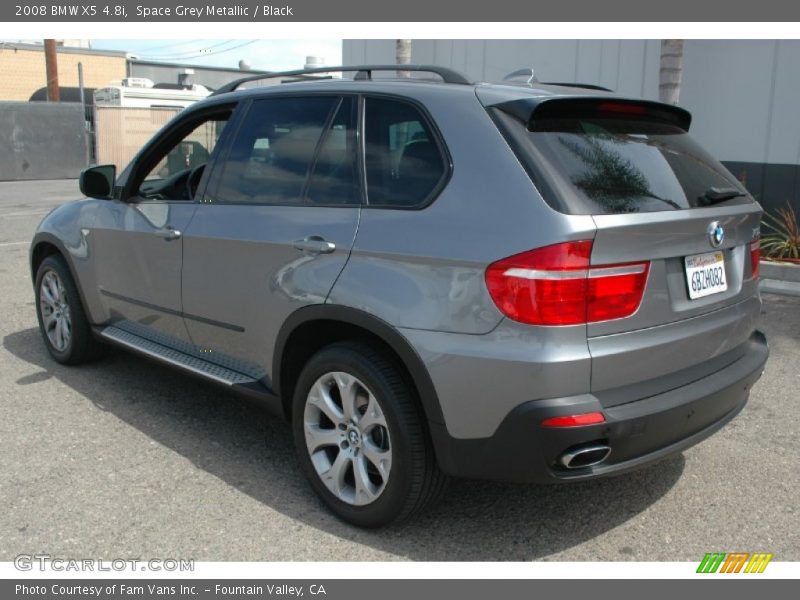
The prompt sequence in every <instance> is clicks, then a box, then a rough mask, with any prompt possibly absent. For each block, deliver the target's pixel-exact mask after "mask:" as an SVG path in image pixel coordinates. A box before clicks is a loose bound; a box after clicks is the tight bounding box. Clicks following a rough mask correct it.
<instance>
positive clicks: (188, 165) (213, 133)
mask: <svg viewBox="0 0 800 600" xmlns="http://www.w3.org/2000/svg"><path fill="white" fill-rule="evenodd" d="M230 115H231V111H230V110H229V109H228V110H225V111H223V112H221V113H216V114H214V115H211V116H209V117H205V118H202V119H199V120H196V121H189V122H187V123H186V124H185V125H184V126H183V127H182V128H181V129H180V130H179V131H177V132H176V133H174V134H173V137H174V139H173V140H172V141H170V142H169V143H167V144H166V145H165V146H164V147H163V148H162V149H161V151H160V152H159V153H157V154H156V155H154V156H152V157H150V158H149V159H147V160H148V165H151V166H145V171H146V174H145V175H144V178H143V180H142V182H141V184H140V185H139V189H138V195H139V196H140V197H142V198H146V199H147V198H152V199H159V200H192V199H194V195H195V193H196V192H197V186H198V184H199V183H200V178H201V177H202V175H203V171H204V169H205V165H206V163H208V160H209V158H210V157H211V153H212V152H213V151H214V148H215V147H216V145H217V142H218V141H219V139H220V137H221V136H222V131H223V130H224V128H225V126H226V125H227V123H228V119H229V118H230Z"/></svg>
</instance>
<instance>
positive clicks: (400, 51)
mask: <svg viewBox="0 0 800 600" xmlns="http://www.w3.org/2000/svg"><path fill="white" fill-rule="evenodd" d="M394 51H395V62H396V63H397V64H398V65H408V64H411V40H395V41H394ZM397 76H398V77H411V72H410V71H398V72H397Z"/></svg>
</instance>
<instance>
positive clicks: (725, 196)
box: [697, 187, 747, 206]
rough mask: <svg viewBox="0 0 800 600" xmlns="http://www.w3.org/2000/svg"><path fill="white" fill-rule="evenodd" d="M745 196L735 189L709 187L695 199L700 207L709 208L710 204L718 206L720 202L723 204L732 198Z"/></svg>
mask: <svg viewBox="0 0 800 600" xmlns="http://www.w3.org/2000/svg"><path fill="white" fill-rule="evenodd" d="M746 195H747V194H745V193H744V192H743V191H741V190H737V189H736V188H718V187H710V188H708V189H707V190H706V191H705V192H703V195H702V196H700V197H699V198H698V199H697V203H698V204H699V205H700V206H711V205H712V204H719V203H720V202H725V201H726V200H730V199H732V198H741V197H742V196H746Z"/></svg>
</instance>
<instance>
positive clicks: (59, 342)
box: [55, 318, 64, 350]
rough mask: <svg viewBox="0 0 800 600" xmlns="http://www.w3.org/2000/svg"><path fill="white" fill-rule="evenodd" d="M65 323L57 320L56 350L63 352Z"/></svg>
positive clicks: (59, 319)
mask: <svg viewBox="0 0 800 600" xmlns="http://www.w3.org/2000/svg"><path fill="white" fill-rule="evenodd" d="M63 325H64V321H63V320H62V319H61V318H57V319H56V331H55V335H56V348H57V349H58V350H61V349H62V348H63V347H64V329H63Z"/></svg>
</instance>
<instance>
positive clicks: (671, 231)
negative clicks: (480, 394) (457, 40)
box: [479, 94, 761, 406]
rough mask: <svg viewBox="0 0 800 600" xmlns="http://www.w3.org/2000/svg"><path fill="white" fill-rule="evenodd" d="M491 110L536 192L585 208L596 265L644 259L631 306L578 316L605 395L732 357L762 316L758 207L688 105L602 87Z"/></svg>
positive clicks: (650, 388) (558, 206)
mask: <svg viewBox="0 0 800 600" xmlns="http://www.w3.org/2000/svg"><path fill="white" fill-rule="evenodd" d="M479 96H480V94H479ZM488 110H489V112H490V114H491V115H492V117H493V119H494V120H495V122H496V123H497V125H498V128H499V129H500V130H501V132H502V133H503V134H504V135H505V137H506V139H507V140H508V141H509V144H510V145H511V147H512V149H513V150H514V151H515V153H516V154H517V156H518V158H519V159H520V162H521V163H522V164H523V166H524V167H525V168H526V170H527V171H528V173H529V174H530V176H531V178H532V179H533V181H534V183H535V184H536V187H537V189H538V190H539V191H540V193H541V194H542V196H543V198H544V199H545V201H546V202H547V203H548V204H549V205H550V206H551V207H552V208H553V209H555V210H557V211H560V212H562V213H565V214H567V215H578V214H579V215H591V216H592V218H593V220H594V222H595V225H596V227H597V229H596V232H595V236H594V240H593V244H592V251H591V259H590V260H591V265H592V267H601V266H603V265H629V264H630V263H632V264H633V265H634V268H635V265H639V264H641V265H645V266H646V268H647V269H648V273H647V282H646V285H645V288H644V292H643V294H642V298H641V303H640V304H639V306H638V309H637V310H636V311H635V312H634V313H633V314H632V315H631V316H628V317H625V318H621V319H614V320H608V321H600V322H590V323H589V324H588V325H587V336H588V344H589V350H590V353H591V355H592V391H593V393H595V394H596V395H597V396H598V397H599V398H601V400H602V401H603V403H604V404H606V405H607V406H610V405H615V404H621V403H624V402H627V401H630V400H633V399H636V398H641V397H643V396H647V395H652V394H655V393H660V392H662V391H666V390H667V389H672V388H674V387H677V386H679V385H684V384H686V383H689V382H691V381H693V380H697V379H700V378H702V377H703V376H705V375H707V374H708V373H709V372H713V371H714V370H718V369H720V368H722V367H724V366H725V365H726V364H729V363H731V362H733V361H735V360H736V359H737V358H738V357H739V356H740V355H741V353H742V352H743V351H744V343H745V342H746V341H747V339H748V338H749V337H750V335H751V334H752V331H753V329H754V328H755V320H756V318H757V317H758V314H759V312H760V300H759V298H758V285H757V283H758V282H757V264H758V263H757V256H758V235H759V233H758V232H759V223H760V218H761V207H760V206H759V205H758V203H756V202H755V200H754V199H753V198H752V197H751V196H750V195H749V194H748V193H747V191H746V190H745V189H744V187H743V186H742V185H741V184H740V183H739V182H738V181H737V180H736V178H735V177H734V176H733V175H731V173H730V172H728V171H727V170H726V169H725V168H724V167H723V166H722V165H721V164H720V163H719V162H718V161H717V160H716V159H714V158H713V157H712V156H710V155H709V154H708V153H707V152H706V151H705V150H703V149H702V148H701V147H700V146H699V145H698V144H697V143H696V142H695V141H694V140H693V139H692V138H691V137H690V136H689V134H688V129H689V124H690V121H691V117H690V115H689V113H687V112H686V111H684V110H683V109H680V108H677V107H673V106H669V105H663V104H660V103H655V102H648V101H637V100H626V99H617V98H614V97H605V96H601V97H596V96H594V97H593V96H576V97H563V96H561V97H559V96H555V97H533V96H524V97H522V98H519V99H515V100H511V101H505V102H500V103H497V104H495V105H494V106H490V107H489V108H488ZM590 277H591V275H590Z"/></svg>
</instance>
